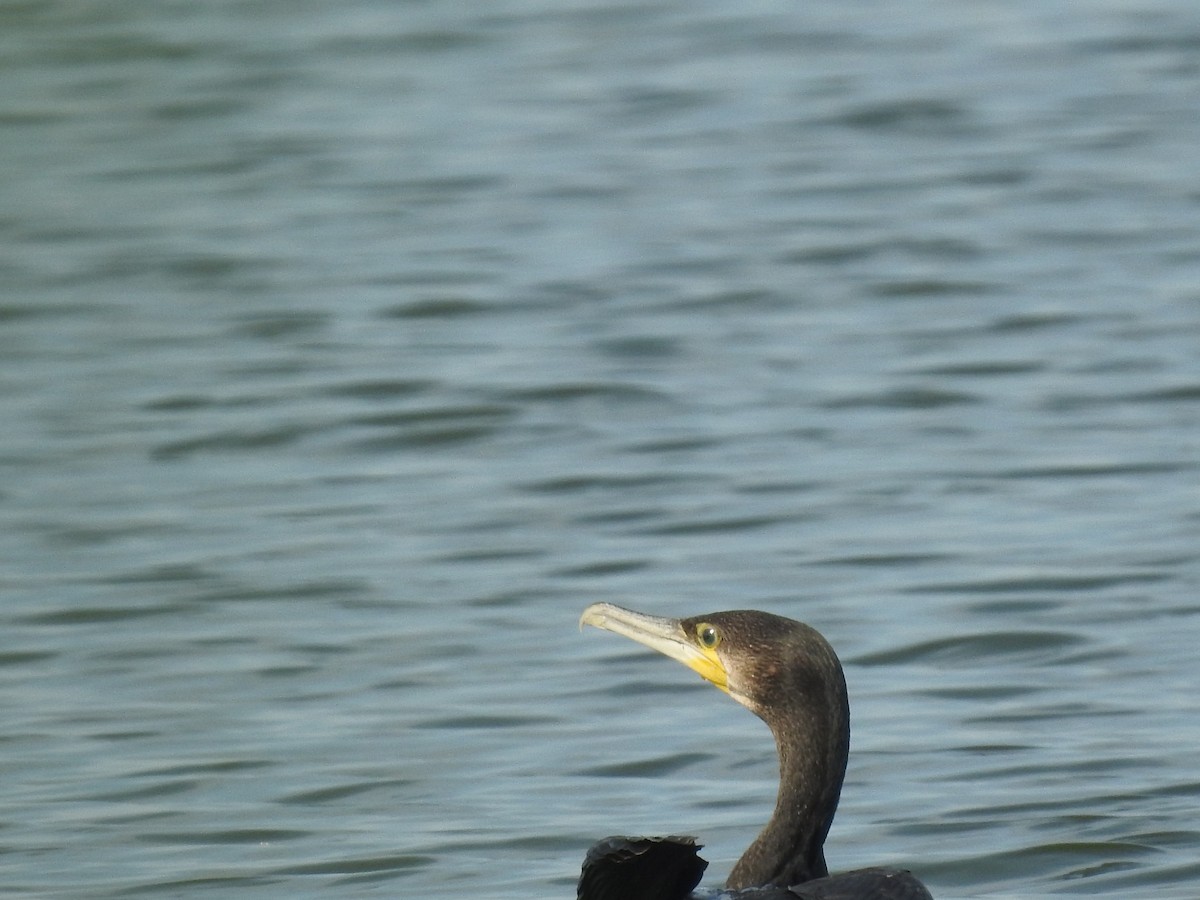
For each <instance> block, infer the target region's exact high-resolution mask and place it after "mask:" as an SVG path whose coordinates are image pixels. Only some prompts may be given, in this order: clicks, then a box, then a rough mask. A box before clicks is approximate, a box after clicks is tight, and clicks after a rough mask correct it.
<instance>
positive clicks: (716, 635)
mask: <svg viewBox="0 0 1200 900" xmlns="http://www.w3.org/2000/svg"><path fill="white" fill-rule="evenodd" d="M696 639H697V640H699V641H700V646H701V647H703V648H704V649H705V650H716V649H717V644H719V643H721V632H719V631H717V629H716V626H714V625H709V624H708V623H707V622H701V623H700V624H699V625H697V626H696Z"/></svg>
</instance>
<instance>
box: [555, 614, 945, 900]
mask: <svg viewBox="0 0 1200 900" xmlns="http://www.w3.org/2000/svg"><path fill="white" fill-rule="evenodd" d="M579 624H580V626H581V627H582V626H583V625H595V626H596V627H597V628H603V629H605V630H607V631H612V632H616V633H617V634H620V635H624V636H625V637H627V638H630V639H632V640H635V641H637V642H638V643H640V644H645V645H646V646H647V647H650V648H651V649H654V650H657V651H658V652H660V653H662V654H665V655H666V656H669V657H671V658H672V659H674V660H678V661H679V662H681V663H683V664H684V665H686V666H688V667H689V668H691V669H694V670H695V671H696V672H697V673H699V674H700V676H701V677H702V678H704V679H705V680H706V681H709V682H711V683H712V684H715V685H716V686H717V687H719V688H720V689H721V690H723V691H725V692H726V693H727V694H729V696H731V697H733V699H734V700H737V701H738V702H739V703H741V704H742V705H743V706H745V707H747V708H748V709H749V710H751V711H752V712H753V713H755V714H756V715H757V716H759V718H761V719H762V720H763V721H765V722H766V723H767V726H768V727H769V728H770V729H771V734H772V735H774V737H775V747H776V749H777V750H778V752H779V796H778V798H777V800H776V802H775V812H774V814H773V815H772V816H771V820H770V821H769V822H768V823H767V825H766V827H765V828H763V830H762V832H761V833H759V835H758V837H757V838H755V839H754V842H753V843H752V844H751V845H750V847H749V848H748V849H747V850H746V852H745V853H744V854H742V858H741V859H739V860H738V861H737V864H736V865H734V867H733V871H732V872H730V874H729V878H728V880H727V881H726V882H725V888H726V890H727V891H746V892H747V894H746V897H747V900H748V898H751V897H753V898H754V900H775V898H780V900H782V898H812V900H932V898H931V897H930V894H929V891H928V890H927V889H926V888H925V886H924V885H923V884H921V882H920V881H918V880H917V879H916V878H914V877H913V876H912V875H910V874H909V873H908V872H904V871H900V870H896V869H877V868H872V869H857V870H855V871H852V872H844V873H841V874H838V875H832V876H831V875H829V869H828V868H827V867H826V865H825V836H826V835H827V834H828V833H829V826H830V824H831V823H832V822H833V814H834V811H835V810H836V809H837V804H838V797H839V795H840V794H841V790H842V779H843V778H844V777H845V774H846V757H847V754H848V752H849V748H850V706H849V701H848V699H847V695H846V679H845V675H844V674H843V673H842V666H841V663H839V662H838V658H837V655H836V654H835V653H834V652H833V648H832V647H830V646H829V643H828V642H827V641H826V640H825V638H823V637H822V636H821V635H820V634H819V633H818V632H817V631H816V630H815V629H814V628H811V627H810V626H808V625H805V624H804V623H802V622H797V621H795V620H793V619H785V618H783V617H782V616H776V615H772V614H770V613H765V612H757V611H752V610H736V611H731V612H717V613H709V614H707V615H702V616H693V617H691V618H687V619H670V618H665V617H662V616H651V615H647V614H645V613H639V612H634V611H632V610H628V609H623V608H621V607H619V606H613V605H612V604H610V603H594V604H592V605H591V606H589V607H588V608H587V609H585V610H584V611H583V616H582V617H581V618H580V620H579ZM698 849H699V847H697V846H696V844H695V841H694V840H693V839H691V838H679V837H669V838H622V837H612V838H606V839H604V840H603V841H600V842H598V843H597V844H595V845H594V846H593V847H592V848H591V850H590V851H589V852H588V855H587V858H586V859H585V860H584V864H583V872H582V875H581V877H580V880H579V887H578V893H577V900H683V898H685V897H687V896H688V895H689V893H690V892H691V890H692V888H694V887H695V886H696V884H697V883H698V882H699V880H700V876H701V875H702V874H703V872H704V868H705V866H706V865H707V863H705V862H704V861H703V860H702V859H700V858H699V856H698V855H697V853H696V851H697V850H698Z"/></svg>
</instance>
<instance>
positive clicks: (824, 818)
mask: <svg viewBox="0 0 1200 900" xmlns="http://www.w3.org/2000/svg"><path fill="white" fill-rule="evenodd" d="M833 693H834V694H835V696H833V697H830V698H829V700H830V701H831V703H830V705H829V706H828V707H825V708H824V709H814V708H812V707H809V708H808V709H806V710H804V711H803V712H799V713H797V712H796V711H793V713H792V716H794V717H792V716H779V717H772V718H771V719H768V720H767V724H768V725H769V726H770V727H771V733H772V734H773V735H774V737H775V747H776V749H777V750H778V752H779V796H778V797H777V798H776V801H775V812H774V814H773V815H772V816H771V820H770V821H769V822H768V823H767V825H766V827H765V828H763V830H762V831H761V832H760V833H759V835H758V837H757V838H755V840H754V843H752V844H751V845H750V847H749V848H748V849H747V850H746V852H745V853H743V854H742V858H741V859H739V860H738V861H737V864H736V865H735V866H734V867H733V871H732V872H730V874H729V879H728V880H727V881H726V883H725V886H726V887H727V888H730V889H731V890H740V889H743V888H749V887H766V886H769V885H774V886H779V887H788V886H790V885H794V884H800V883H802V882H805V881H809V880H811V879H813V878H821V877H823V876H825V875H828V874H829V869H828V867H827V866H826V865H825V836H826V835H827V834H828V833H829V826H830V825H831V824H832V823H833V814H834V812H835V811H836V810H837V804H838V798H839V797H840V796H841V792H842V779H843V778H844V777H845V775H846V758H847V755H848V752H849V745H850V727H849V725H850V713H849V704H848V702H847V700H846V695H845V688H844V687H843V688H842V690H841V692H840V693H841V696H840V697H837V696H836V694H837V693H838V692H837V691H834V692H833Z"/></svg>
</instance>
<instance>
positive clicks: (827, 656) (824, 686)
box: [579, 603, 846, 728]
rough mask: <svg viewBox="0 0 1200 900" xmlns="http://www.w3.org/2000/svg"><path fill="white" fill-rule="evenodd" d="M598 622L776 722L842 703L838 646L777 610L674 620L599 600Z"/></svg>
mask: <svg viewBox="0 0 1200 900" xmlns="http://www.w3.org/2000/svg"><path fill="white" fill-rule="evenodd" d="M579 623H580V625H581V626H582V625H594V626H596V627H597V628H603V629H605V630H607V631H612V632H615V633H617V634H620V635H624V636H625V637H627V638H630V639H631V640H634V641H637V642H638V643H640V644H645V645H646V646H647V647H650V648H651V649H654V650H657V651H658V652H660V653H662V654H664V655H665V656H669V657H671V658H672V659H674V660H677V661H679V662H681V663H683V664H684V665H686V666H687V667H689V668H690V669H693V670H694V671H696V672H697V673H699V675H700V676H701V677H702V678H703V679H704V680H705V681H708V682H710V683H712V684H714V685H716V686H717V687H719V688H720V689H721V690H723V691H725V692H726V693H727V694H729V696H731V697H733V699H735V700H737V701H738V702H739V703H741V704H742V705H743V706H745V707H747V708H748V709H750V710H752V711H753V712H754V713H755V714H757V715H758V716H759V717H760V718H762V719H764V720H766V722H767V724H769V725H771V726H772V728H774V726H775V725H776V723H777V722H779V721H780V720H781V718H782V717H784V716H785V715H786V716H787V717H788V719H789V720H791V721H794V713H795V711H796V709H797V708H805V707H807V708H811V707H812V706H813V704H814V703H816V704H818V705H824V704H828V703H830V702H833V703H835V704H836V705H838V706H841V705H842V704H843V703H844V700H843V699H842V698H844V697H845V691H846V686H845V681H844V678H843V676H842V668H841V665H840V664H839V663H838V661H837V656H836V655H835V654H834V652H833V648H832V647H830V646H829V643H828V642H827V641H826V640H825V639H824V638H823V637H822V636H821V635H820V633H819V632H817V631H816V629H814V628H812V627H810V626H808V625H805V624H804V623H803V622H797V621H795V620H794V619H786V618H784V617H782V616H776V615H772V614H771V613H765V612H758V611H756V610H731V611H727V612H715V613H707V614H705V615H700V616H690V617H688V618H686V619H671V618H667V617H665V616H651V615H647V614H645V613H639V612H634V611H633V610H628V609H624V608H622V607H619V606H614V605H612V604H610V603H594V604H592V605H591V606H589V607H588V608H587V609H585V610H584V612H583V616H582V618H580V620H579Z"/></svg>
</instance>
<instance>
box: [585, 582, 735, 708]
mask: <svg viewBox="0 0 1200 900" xmlns="http://www.w3.org/2000/svg"><path fill="white" fill-rule="evenodd" d="M584 625H595V626H596V627H597V628H603V629H604V630H605V631H611V632H614V633H615V634H620V635H623V636H624V637H627V638H629V639H630V640H633V641H637V642H638V643H639V644H644V645H646V646H647V647H649V648H650V649H651V650H657V651H658V652H659V653H661V654H663V656H669V657H671V659H673V660H676V661H678V662H681V663H683V664H684V665H685V666H687V667H688V668H689V669H692V670H693V671H695V672H696V673H697V674H699V675H700V677H701V678H703V679H704V680H705V681H707V682H710V683H711V684H715V685H716V686H717V687H719V688H720V689H721V690H723V691H724V692H725V693H727V694H728V693H729V674H728V672H726V671H725V665H724V663H722V662H721V660H720V658H719V657H718V656H717V653H716V650H715V649H707V648H705V647H702V646H700V645H699V644H697V643H696V636H695V635H693V634H688V633H687V631H686V630H685V629H684V627H683V624H682V622H681V620H680V619H670V618H667V617H666V616H651V615H647V614H646V613H640V612H634V611H633V610H631V609H624V608H622V607H620V606H613V605H612V604H611V603H593V604H592V605H591V606H589V607H588V608H587V609H585V610H584V611H583V615H582V616H580V618H579V627H580V628H583V626H584Z"/></svg>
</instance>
